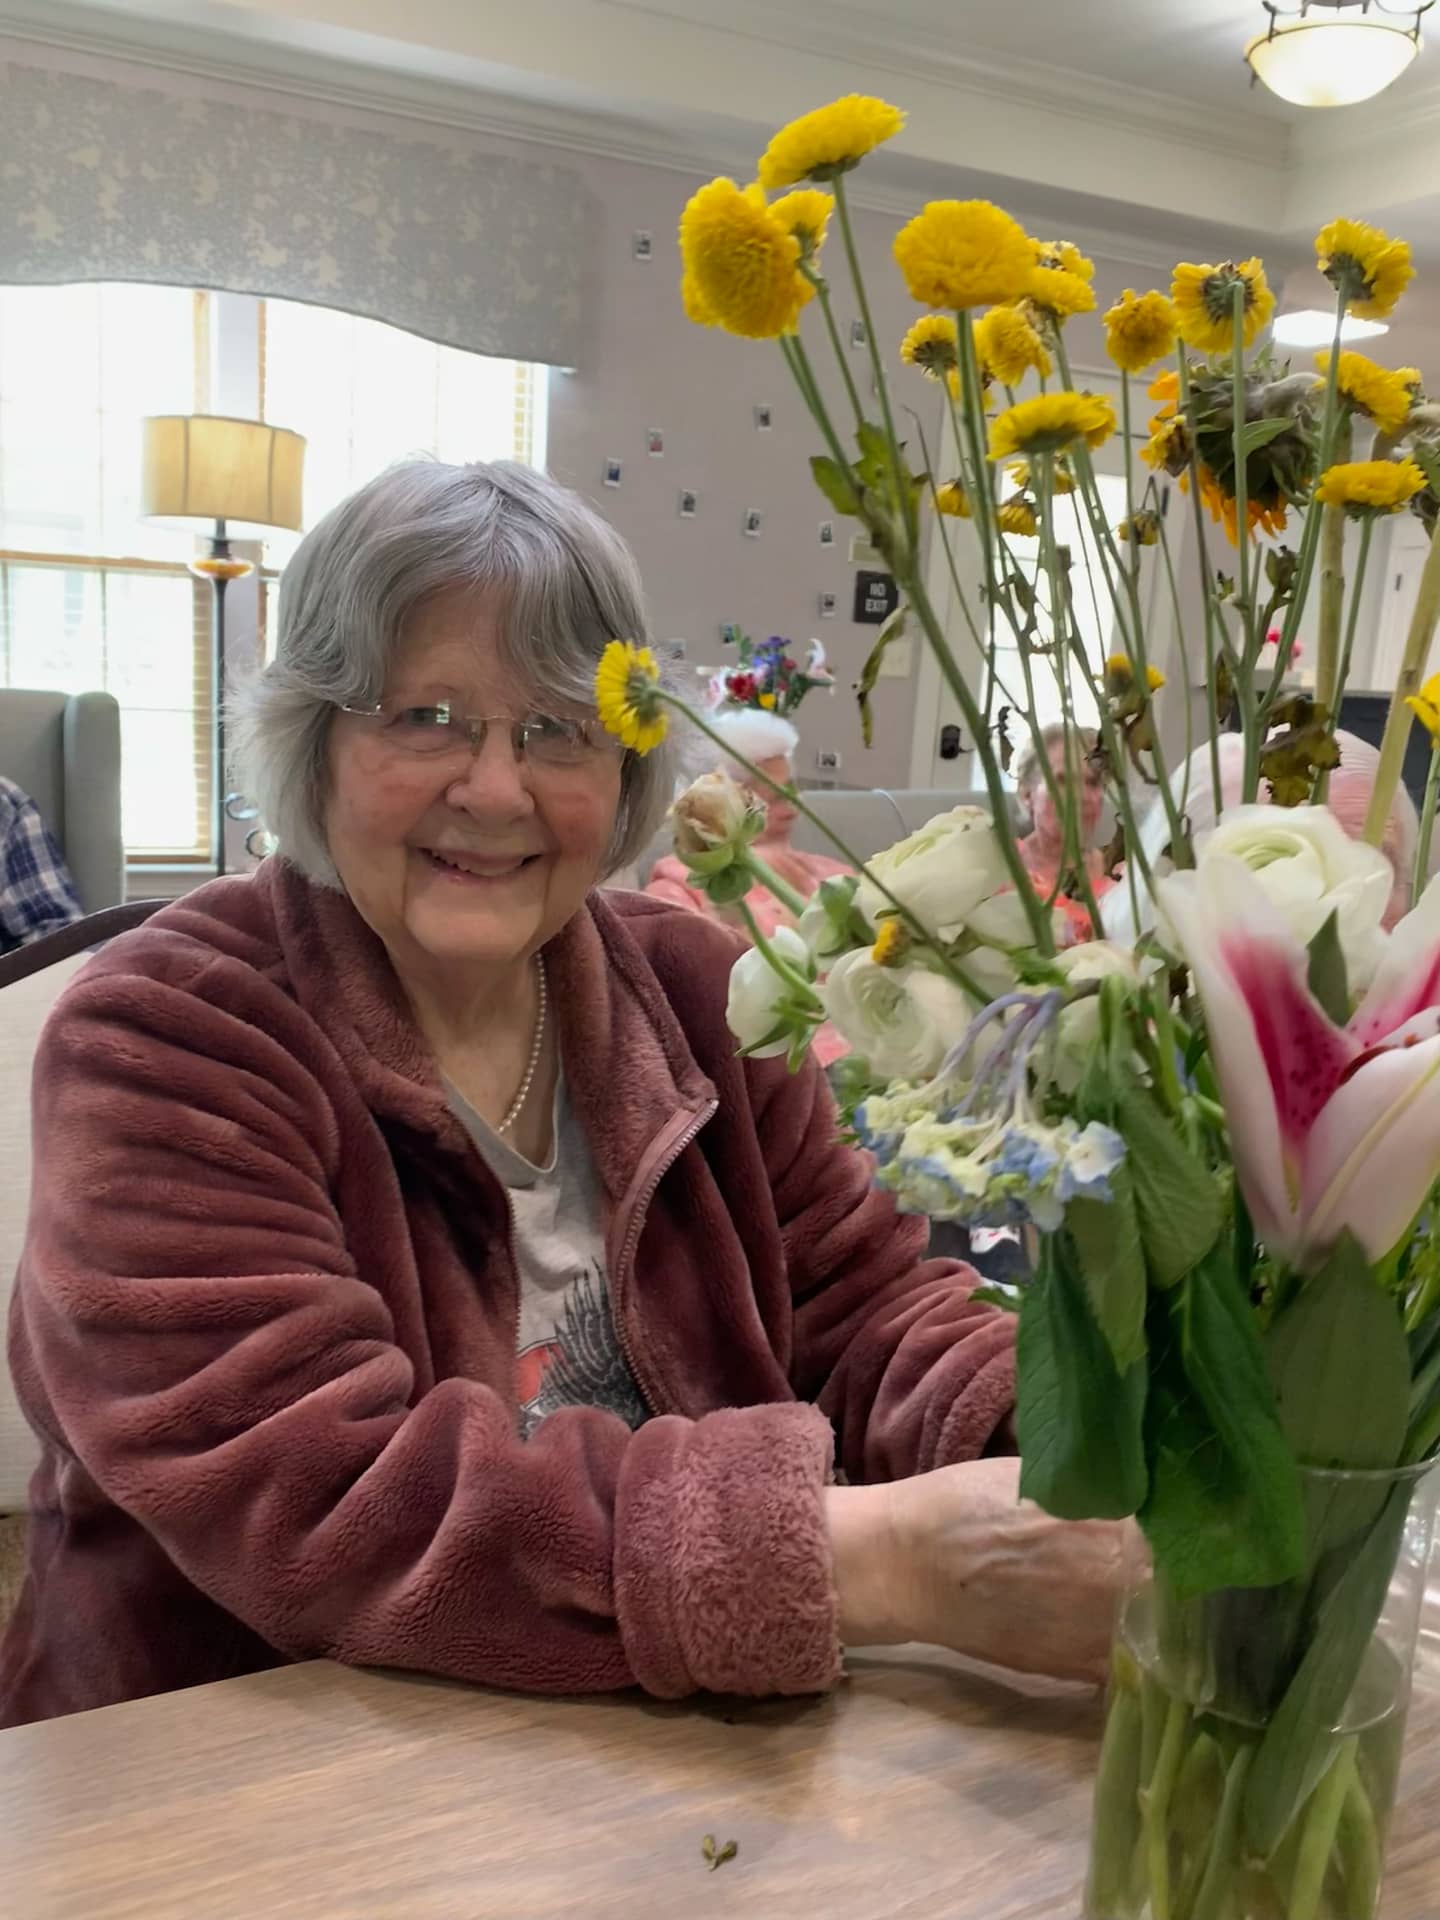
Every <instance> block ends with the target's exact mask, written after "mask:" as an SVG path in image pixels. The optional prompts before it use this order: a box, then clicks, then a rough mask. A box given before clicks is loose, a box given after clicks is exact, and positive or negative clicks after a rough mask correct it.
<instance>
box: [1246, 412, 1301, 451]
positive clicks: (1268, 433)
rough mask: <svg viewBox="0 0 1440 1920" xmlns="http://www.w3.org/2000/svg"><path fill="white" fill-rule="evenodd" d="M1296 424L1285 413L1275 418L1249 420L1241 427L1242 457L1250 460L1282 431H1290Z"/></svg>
mask: <svg viewBox="0 0 1440 1920" xmlns="http://www.w3.org/2000/svg"><path fill="white" fill-rule="evenodd" d="M1294 425H1295V422H1294V421H1293V420H1292V419H1290V418H1289V416H1288V415H1285V414H1282V415H1280V416H1279V417H1278V418H1277V419H1274V420H1247V421H1246V423H1245V425H1244V426H1243V427H1242V428H1241V429H1240V457H1241V458H1242V459H1244V460H1248V459H1249V458H1250V455H1251V454H1252V453H1258V452H1259V451H1260V449H1261V447H1268V446H1269V444H1270V442H1271V441H1272V440H1278V439H1279V438H1280V435H1281V434H1282V433H1289V432H1290V430H1291V428H1292V427H1293V426H1294Z"/></svg>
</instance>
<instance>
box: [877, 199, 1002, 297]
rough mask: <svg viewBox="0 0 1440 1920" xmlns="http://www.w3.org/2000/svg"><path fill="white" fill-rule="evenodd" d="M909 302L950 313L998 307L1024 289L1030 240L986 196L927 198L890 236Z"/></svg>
mask: <svg viewBox="0 0 1440 1920" xmlns="http://www.w3.org/2000/svg"><path fill="white" fill-rule="evenodd" d="M895 259H896V261H897V262H898V264H899V267H900V271H901V273H903V274H904V276H905V284H906V285H907V286H908V287H909V289H910V297H911V299H912V300H918V301H920V302H921V304H922V305H923V306H927V307H949V308H950V309H952V311H955V312H964V311H968V310H969V309H970V308H971V307H994V306H1003V305H1004V304H1005V302H1006V301H1009V300H1019V299H1020V298H1021V297H1022V296H1023V295H1024V294H1025V293H1026V292H1027V291H1028V282H1029V279H1030V275H1031V273H1032V272H1033V271H1034V265H1035V248H1034V243H1033V242H1032V241H1031V239H1030V238H1029V236H1028V234H1027V233H1026V232H1025V229H1024V228H1023V227H1022V226H1021V225H1020V223H1019V222H1018V221H1017V220H1012V219H1011V218H1010V216H1009V214H1008V213H1002V212H1001V211H1000V209H999V207H995V206H992V205H991V204H990V202H989V201H988V200H932V201H930V203H929V205H928V206H927V207H926V208H925V210H924V212H923V213H917V214H916V216H915V218H914V219H913V220H911V221H910V222H909V224H908V225H906V226H904V227H902V228H901V229H900V231H899V233H897V234H896V236H895Z"/></svg>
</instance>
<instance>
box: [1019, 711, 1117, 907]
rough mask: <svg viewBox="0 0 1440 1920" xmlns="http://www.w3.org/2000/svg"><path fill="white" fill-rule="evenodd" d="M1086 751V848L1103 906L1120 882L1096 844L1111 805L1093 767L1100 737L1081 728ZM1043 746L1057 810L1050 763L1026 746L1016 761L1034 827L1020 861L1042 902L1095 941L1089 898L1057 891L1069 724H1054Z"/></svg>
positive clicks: (1082, 799) (1062, 862)
mask: <svg viewBox="0 0 1440 1920" xmlns="http://www.w3.org/2000/svg"><path fill="white" fill-rule="evenodd" d="M1078 739H1079V752H1080V796H1079V824H1080V845H1081V849H1082V852H1083V855H1084V861H1085V872H1086V874H1087V875H1088V877H1089V881H1090V888H1091V891H1092V893H1093V894H1094V896H1095V899H1096V901H1097V902H1098V901H1099V899H1100V897H1101V895H1102V894H1105V893H1108V892H1109V891H1110V889H1111V887H1113V886H1114V884H1115V882H1114V881H1113V880H1111V879H1108V878H1107V877H1106V874H1105V870H1104V866H1103V864H1102V860H1101V855H1100V850H1099V848H1098V847H1096V846H1095V845H1094V840H1095V833H1096V829H1097V828H1098V827H1099V825H1100V815H1101V812H1102V810H1103V808H1104V805H1105V790H1104V786H1103V784H1102V782H1101V779H1100V775H1099V774H1098V772H1097V771H1096V770H1095V768H1094V767H1093V766H1092V765H1091V763H1090V760H1089V757H1088V756H1089V755H1090V754H1091V753H1092V752H1093V751H1094V748H1095V741H1096V736H1095V734H1094V733H1093V732H1092V731H1090V729H1088V728H1081V729H1080V730H1079V735H1078ZM1040 746H1043V748H1044V754H1045V761H1048V762H1049V765H1050V770H1051V772H1052V773H1053V774H1054V776H1055V790H1056V794H1058V795H1059V799H1060V803H1061V804H1060V806H1058V807H1057V805H1056V803H1055V801H1056V794H1052V793H1051V791H1050V783H1049V781H1047V780H1046V778H1045V771H1044V767H1045V761H1042V759H1041V755H1040V752H1039V750H1038V748H1037V744H1036V742H1035V741H1034V740H1031V741H1030V742H1028V744H1027V745H1026V746H1024V747H1023V748H1022V749H1021V751H1020V753H1019V755H1018V756H1017V759H1016V766H1015V784H1016V787H1017V790H1018V793H1019V799H1020V804H1021V806H1022V807H1023V808H1024V809H1025V811H1026V812H1027V813H1028V814H1029V816H1030V820H1031V823H1032V824H1031V829H1030V832H1029V833H1028V834H1027V835H1026V837H1025V838H1024V839H1023V840H1022V841H1021V842H1020V857H1021V859H1022V860H1023V861H1024V863H1025V871H1026V872H1027V873H1028V874H1029V875H1030V884H1031V885H1032V886H1033V887H1034V889H1035V891H1036V893H1037V894H1039V896H1040V898H1041V899H1042V900H1050V899H1051V898H1052V896H1053V899H1054V905H1055V907H1056V909H1057V911H1059V912H1060V913H1063V914H1064V916H1065V919H1066V921H1067V923H1068V925H1069V927H1070V931H1071V938H1072V939H1073V940H1092V939H1094V937H1095V930H1094V928H1093V927H1092V926H1091V924H1090V915H1089V913H1088V912H1087V910H1086V907H1085V903H1084V900H1083V899H1079V898H1073V897H1071V896H1070V895H1068V894H1065V893H1059V892H1057V888H1058V887H1059V886H1060V883H1061V881H1062V879H1063V878H1064V876H1065V867H1066V847H1065V815H1064V811H1063V808H1064V803H1065V794H1066V788H1067V785H1068V781H1069V769H1068V768H1067V766H1066V764H1065V729H1064V727H1063V726H1059V725H1056V726H1050V727H1045V728H1043V729H1042V731H1041V734H1040Z"/></svg>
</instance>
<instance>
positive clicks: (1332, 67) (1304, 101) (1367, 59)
mask: <svg viewBox="0 0 1440 1920" xmlns="http://www.w3.org/2000/svg"><path fill="white" fill-rule="evenodd" d="M1419 51H1420V39H1419V35H1418V33H1417V32H1416V30H1415V28H1414V26H1413V24H1412V25H1411V26H1410V27H1403V26H1400V25H1399V24H1397V23H1396V22H1395V21H1393V20H1389V21H1387V20H1380V19H1377V18H1376V17H1375V16H1374V15H1372V14H1369V13H1366V14H1365V15H1364V16H1362V17H1359V18H1356V17H1353V16H1351V15H1350V14H1348V12H1337V13H1331V14H1326V15H1324V16H1320V15H1316V14H1312V13H1306V14H1304V15H1303V16H1302V17H1301V18H1299V19H1295V20H1274V21H1272V24H1271V28H1270V31H1269V33H1265V34H1261V36H1260V37H1259V39H1258V40H1252V41H1251V43H1250V45H1249V46H1248V47H1247V48H1246V49H1245V58H1246V59H1247V60H1248V61H1249V63H1250V67H1251V70H1252V71H1253V72H1254V74H1255V76H1256V78H1257V79H1260V80H1263V81H1264V83H1265V85H1266V86H1267V87H1268V88H1269V89H1270V91H1271V92H1272V93H1274V94H1278V95H1279V96H1280V98H1281V99H1282V100H1289V101H1290V102H1291V103H1292V105H1294V106H1297V107H1351V106H1354V105H1355V104H1356V103H1357V102H1358V101H1361V100H1370V99H1373V98H1374V96H1375V95H1376V94H1377V93H1383V92H1384V90H1385V89H1386V87H1388V86H1389V85H1390V84H1391V83H1392V82H1393V81H1395V80H1398V79H1399V78H1400V76H1401V74H1402V73H1403V72H1404V71H1405V69H1406V68H1407V67H1408V66H1409V65H1410V62H1411V61H1412V60H1413V59H1414V58H1415V56H1416V54H1417V53H1418V52H1419Z"/></svg>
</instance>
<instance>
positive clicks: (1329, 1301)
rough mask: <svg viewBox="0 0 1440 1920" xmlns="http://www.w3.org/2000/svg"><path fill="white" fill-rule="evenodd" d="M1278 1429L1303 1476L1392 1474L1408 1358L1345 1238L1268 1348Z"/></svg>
mask: <svg viewBox="0 0 1440 1920" xmlns="http://www.w3.org/2000/svg"><path fill="white" fill-rule="evenodd" d="M1264 1351H1265V1361H1266V1365H1267V1366H1268V1368H1269V1372H1270V1379H1271V1381H1272V1382H1273V1385H1274V1391H1275V1399H1276V1404H1277V1406H1278V1408H1279V1415H1280V1425H1281V1427H1282V1429H1283V1430H1284V1433H1285V1437H1286V1439H1287V1440H1288V1441H1289V1443H1290V1447H1291V1451H1292V1452H1293V1453H1294V1455H1295V1458H1296V1459H1297V1460H1300V1461H1303V1462H1304V1464H1305V1465H1306V1466H1310V1467H1350V1468H1367V1467H1368V1468H1384V1467H1393V1466H1395V1465H1396V1464H1397V1463H1398V1461H1399V1459H1400V1450H1401V1448H1402V1446H1403V1445H1404V1442H1405V1427H1406V1422H1407V1420H1408V1417H1409V1400H1410V1349H1409V1345H1408V1343H1407V1342H1406V1339H1405V1329H1404V1327H1403V1325H1402V1324H1401V1319H1400V1314H1399V1311H1398V1309H1397V1307H1396V1303H1395V1301H1394V1300H1393V1299H1392V1298H1391V1297H1390V1296H1389V1295H1388V1294H1385V1293H1382V1292H1381V1291H1380V1289H1379V1287H1377V1286H1376V1284H1375V1282H1374V1280H1373V1278H1372V1277H1371V1274H1370V1268H1369V1265H1368V1263H1367V1262H1366V1259H1365V1256H1364V1254H1363V1253H1362V1252H1361V1250H1360V1248H1359V1246H1358V1245H1357V1244H1356V1242H1355V1240H1354V1238H1353V1237H1352V1236H1351V1235H1350V1234H1348V1233H1347V1234H1346V1235H1345V1236H1344V1238H1343V1239H1342V1240H1341V1241H1340V1243H1339V1244H1338V1246H1337V1247H1336V1248H1335V1250H1334V1252H1333V1253H1332V1254H1331V1255H1330V1258H1329V1259H1328V1260H1327V1261H1326V1263H1325V1265H1324V1266H1323V1267H1322V1268H1321V1269H1320V1271H1319V1273H1317V1274H1316V1275H1315V1276H1314V1278H1313V1279H1310V1280H1307V1281H1306V1282H1305V1284H1304V1285H1303V1286H1302V1287H1301V1289H1300V1291H1299V1292H1298V1293H1297V1294H1296V1295H1295V1297H1294V1299H1293V1300H1292V1301H1291V1302H1290V1303H1289V1305H1288V1306H1286V1307H1284V1308H1282V1309H1281V1311H1280V1312H1279V1313H1277V1314H1276V1316H1275V1319H1274V1321H1273V1322H1272V1324H1271V1327H1270V1331H1269V1333H1268V1334H1267V1335H1266V1338H1265V1349H1264Z"/></svg>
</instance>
